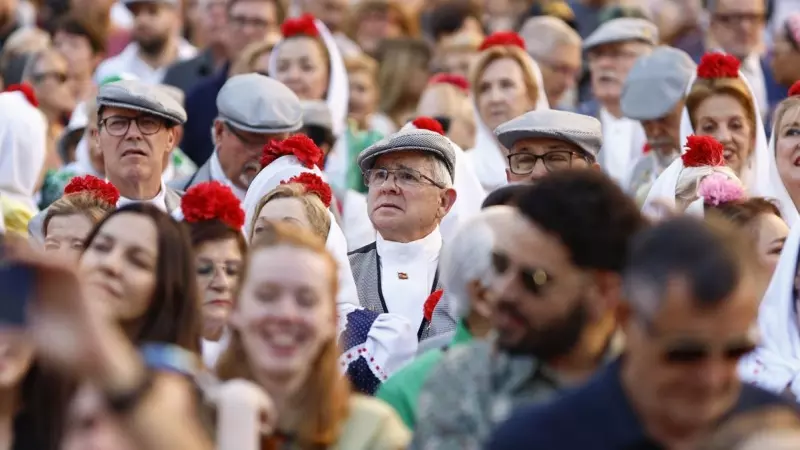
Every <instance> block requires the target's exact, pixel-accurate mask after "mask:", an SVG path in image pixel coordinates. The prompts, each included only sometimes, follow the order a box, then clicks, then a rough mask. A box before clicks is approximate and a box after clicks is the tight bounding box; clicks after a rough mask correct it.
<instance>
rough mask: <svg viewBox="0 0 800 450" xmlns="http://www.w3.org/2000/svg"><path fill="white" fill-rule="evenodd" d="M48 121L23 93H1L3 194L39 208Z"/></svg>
mask: <svg viewBox="0 0 800 450" xmlns="http://www.w3.org/2000/svg"><path fill="white" fill-rule="evenodd" d="M46 136H47V121H46V119H45V118H44V115H43V114H42V113H41V111H39V110H38V109H37V108H36V107H35V106H33V105H31V104H30V103H29V102H28V100H27V99H26V98H25V95H24V94H22V93H21V92H4V93H0V195H2V196H4V197H6V198H8V199H9V200H12V201H15V202H18V203H20V204H22V205H24V206H25V207H27V208H29V209H30V210H31V212H33V213H35V212H38V211H39V208H38V207H37V205H36V200H35V198H34V196H35V194H36V185H37V183H38V181H39V176H40V174H41V172H42V167H43V166H44V162H45V155H46V152H47V138H46Z"/></svg>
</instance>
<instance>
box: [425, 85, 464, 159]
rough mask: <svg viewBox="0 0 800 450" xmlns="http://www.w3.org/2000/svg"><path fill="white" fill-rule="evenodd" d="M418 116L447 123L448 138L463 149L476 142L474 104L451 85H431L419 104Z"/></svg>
mask: <svg viewBox="0 0 800 450" xmlns="http://www.w3.org/2000/svg"><path fill="white" fill-rule="evenodd" d="M417 116H427V117H433V118H435V119H437V120H440V122H441V121H442V120H444V121H445V122H447V125H448V126H447V127H445V125H442V127H443V128H445V132H446V134H447V137H448V138H450V140H452V141H453V142H455V143H456V145H458V146H459V147H461V148H462V149H469V148H472V146H473V145H474V142H475V122H474V119H473V107H472V102H471V101H470V100H469V99H468V97H467V96H466V95H465V94H463V93H461V91H459V90H458V89H457V88H455V87H453V86H451V85H449V84H434V85H429V86H428V87H427V88H426V89H425V91H424V92H423V93H422V96H421V97H420V99H419V104H417Z"/></svg>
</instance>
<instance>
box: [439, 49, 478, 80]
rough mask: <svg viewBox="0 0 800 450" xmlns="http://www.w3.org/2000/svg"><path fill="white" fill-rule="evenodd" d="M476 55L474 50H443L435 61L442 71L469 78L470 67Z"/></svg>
mask: <svg viewBox="0 0 800 450" xmlns="http://www.w3.org/2000/svg"><path fill="white" fill-rule="evenodd" d="M478 55H479V53H478V52H476V51H467V50H460V51H455V50H451V51H444V52H442V53H441V54H440V56H439V58H438V61H437V63H438V64H439V68H440V69H441V71H442V72H446V73H454V74H456V75H461V76H462V77H464V78H466V79H469V71H470V68H471V67H472V64H473V63H474V62H475V59H477V57H478Z"/></svg>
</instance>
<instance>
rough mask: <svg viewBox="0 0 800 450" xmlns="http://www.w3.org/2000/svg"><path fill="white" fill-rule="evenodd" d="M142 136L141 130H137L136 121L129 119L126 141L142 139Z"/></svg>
mask: <svg viewBox="0 0 800 450" xmlns="http://www.w3.org/2000/svg"><path fill="white" fill-rule="evenodd" d="M143 136H144V134H143V133H142V130H140V129H139V124H138V123H137V121H136V119H130V122H128V131H127V132H126V133H125V138H126V139H134V138H140V139H141V138H142V137H143Z"/></svg>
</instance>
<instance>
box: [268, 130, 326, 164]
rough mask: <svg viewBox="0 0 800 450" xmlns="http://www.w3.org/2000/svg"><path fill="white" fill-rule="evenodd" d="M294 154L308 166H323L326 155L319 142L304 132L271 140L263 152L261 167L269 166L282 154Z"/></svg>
mask: <svg viewBox="0 0 800 450" xmlns="http://www.w3.org/2000/svg"><path fill="white" fill-rule="evenodd" d="M288 155H294V156H295V157H297V159H298V160H300V163H302V164H303V166H305V167H306V168H309V169H313V168H314V166H318V167H321V166H322V160H323V159H324V158H325V156H324V155H323V154H322V150H321V149H320V148H319V147H317V144H315V143H314V141H312V140H311V138H309V137H308V136H306V135H304V134H295V135H293V136H289V137H288V138H286V139H284V140H282V141H270V142H268V143H267V145H265V146H264V152H263V153H262V154H261V161H260V162H261V168H264V167H267V166H268V165H270V164H272V162H273V161H275V160H276V159H278V158H280V157H281V156H288Z"/></svg>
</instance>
